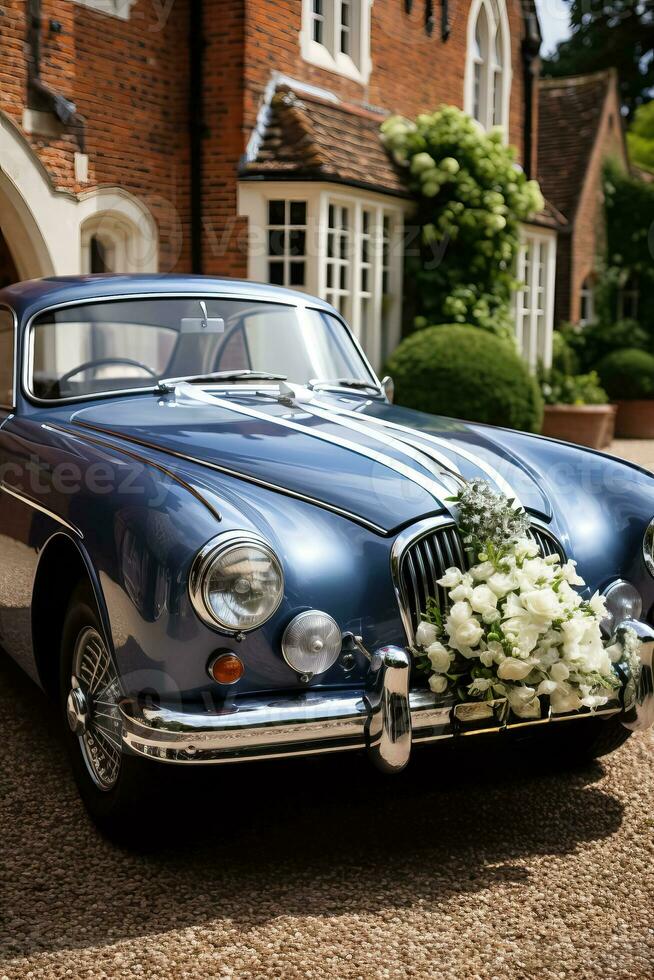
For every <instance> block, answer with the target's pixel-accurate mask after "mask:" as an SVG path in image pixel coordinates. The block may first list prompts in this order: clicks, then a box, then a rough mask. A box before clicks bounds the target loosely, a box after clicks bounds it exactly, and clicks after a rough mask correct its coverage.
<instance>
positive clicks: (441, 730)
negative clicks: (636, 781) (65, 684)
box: [120, 623, 654, 772]
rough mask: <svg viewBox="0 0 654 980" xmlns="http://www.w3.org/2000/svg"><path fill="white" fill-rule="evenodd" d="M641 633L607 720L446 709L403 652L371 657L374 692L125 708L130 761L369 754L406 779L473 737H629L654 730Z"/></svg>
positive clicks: (585, 714) (504, 709)
mask: <svg viewBox="0 0 654 980" xmlns="http://www.w3.org/2000/svg"><path fill="white" fill-rule="evenodd" d="M629 625H631V626H632V627H634V628H637V631H638V632H639V634H640V636H641V638H642V640H643V644H642V649H641V659H642V665H641V670H640V675H639V677H638V679H635V678H633V677H628V676H625V684H624V687H623V690H622V692H621V697H620V699H619V700H617V699H616V700H615V701H612V702H610V703H609V704H607V705H606V706H605V707H604V708H602V709H601V710H598V711H595V712H593V713H591V712H590V711H576V712H572V713H571V714H565V715H554V714H552V713H551V711H550V710H549V709H544V713H543V717H541V718H536V719H528V720H523V719H519V718H515V717H514V716H512V714H511V712H510V710H509V706H508V703H507V701H506V700H505V699H498V700H496V701H485V702H476V701H475V702H470V703H467V704H456V705H454V704H443V701H442V698H439V699H437V697H436V696H435V695H433V694H431V693H430V692H429V691H425V690H410V689H409V677H410V673H411V670H410V659H409V655H408V654H407V653H406V651H404V650H401V649H400V648H399V647H382V648H381V649H380V650H378V651H377V652H376V653H375V654H374V655H373V657H372V660H371V664H370V673H369V684H368V687H367V688H366V690H365V691H359V692H356V691H354V692H353V691H331V692H311V691H309V692H306V693H303V694H300V695H297V696H295V697H292V698H290V697H286V698H284V697H274V698H270V699H268V700H267V701H266V700H264V699H263V698H262V697H261V696H259V697H257V698H253V699H239V700H238V701H236V702H234V703H233V704H230V705H226V706H225V707H224V708H223V709H222V710H218V711H202V712H196V713H189V712H187V711H179V710H171V709H169V708H158V707H154V706H143V705H140V704H139V702H138V700H136V699H133V698H127V699H124V700H123V701H121V704H120V710H121V713H122V720H123V743H124V746H125V748H126V749H127V750H128V751H132V752H134V753H136V754H138V755H143V756H149V757H151V758H153V759H159V760H161V761H163V762H173V763H181V764H185V765H189V764H191V765H192V764H198V763H203V764H206V763H219V762H239V761H246V760H248V759H272V758H277V757H284V756H301V755H313V754H319V753H323V752H342V751H345V750H348V749H367V751H368V753H369V755H370V757H371V759H372V761H373V762H374V763H375V765H377V766H378V767H379V768H380V769H382V770H384V771H385V772H399V771H400V770H401V769H403V768H404V767H405V766H406V764H407V762H408V761H409V757H410V755H411V748H412V746H413V745H419V744H423V743H429V742H436V741H439V740H441V739H451V738H455V737H457V736H464V735H479V734H488V733H493V732H502V731H511V730H514V729H520V728H529V727H534V726H537V725H545V724H551V723H557V722H565V721H572V720H580V721H583V720H584V719H587V718H592V717H596V716H602V717H607V716H609V715H617V714H619V715H620V716H621V719H620V720H621V722H622V723H623V724H624V725H625V726H626V727H628V728H631V729H634V730H638V729H644V728H648V727H650V726H651V725H652V724H654V672H653V656H654V631H653V630H652V629H651V628H650V627H649V626H646V625H645V624H642V623H631V624H629Z"/></svg>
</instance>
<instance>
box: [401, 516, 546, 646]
mask: <svg viewBox="0 0 654 980" xmlns="http://www.w3.org/2000/svg"><path fill="white" fill-rule="evenodd" d="M530 533H531V536H532V537H533V539H534V541H535V542H536V544H537V545H538V548H539V551H540V553H541V555H543V556H544V557H546V556H547V555H553V554H558V555H559V556H560V557H561V558H562V559H563V558H564V553H563V550H562V548H561V546H560V545H559V543H558V542H557V541H556V539H555V538H553V537H552V536H551V535H550V534H549V533H548V532H546V531H543V530H542V529H541V528H538V527H533V528H532V529H531V532H530ZM469 565H470V561H469V558H468V555H467V553H466V551H465V549H464V547H463V543H462V541H461V536H460V534H459V530H458V528H457V527H456V525H454V524H448V525H445V526H443V527H439V528H433V529H430V530H427V531H426V532H425V533H424V534H419V535H418V536H417V537H416V538H415V539H414V540H413V541H411V542H410V543H409V545H408V546H407V547H406V548H405V550H404V551H403V552H402V553H401V555H400V557H399V563H398V567H397V573H396V584H397V586H398V598H399V601H400V607H401V612H402V618H403V620H404V626H405V629H406V631H407V633H408V635H409V639H410V640H411V641H413V635H414V633H415V631H416V629H417V627H418V624H419V623H420V620H421V618H422V613H423V612H424V611H425V609H426V607H427V600H428V599H430V598H431V599H435V600H436V601H437V602H438V605H439V606H440V608H441V609H442V610H443V611H445V610H447V607H448V604H449V603H448V598H447V594H446V592H445V589H443V588H442V587H441V586H440V585H437V580H438V579H439V578H442V576H443V575H444V573H445V571H446V569H448V568H452V567H453V566H454V567H455V568H468V567H469Z"/></svg>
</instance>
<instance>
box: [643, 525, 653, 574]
mask: <svg viewBox="0 0 654 980" xmlns="http://www.w3.org/2000/svg"><path fill="white" fill-rule="evenodd" d="M643 561H644V562H645V567H646V568H647V571H648V572H649V573H650V575H651V576H652V578H654V517H653V518H652V520H651V521H650V522H649V524H648V525H647V528H646V529H645V534H644V535H643Z"/></svg>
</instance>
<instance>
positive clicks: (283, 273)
mask: <svg viewBox="0 0 654 980" xmlns="http://www.w3.org/2000/svg"><path fill="white" fill-rule="evenodd" d="M407 206H408V205H407V203H405V202H404V201H398V200H394V199H393V198H388V197H386V196H385V195H382V194H372V193H371V194H369V195H367V194H362V193H361V192H358V191H354V190H350V189H349V188H346V187H338V186H335V185H333V184H327V183H325V184H318V183H300V182H292V183H291V182H289V183H273V182H266V183H265V184H263V185H262V184H260V183H257V184H254V183H249V182H248V181H244V182H242V183H241V185H240V187H239V211H240V213H241V214H243V215H245V216H247V217H248V218H249V240H250V253H249V275H250V278H251V279H255V280H259V281H263V282H270V283H272V284H274V285H280V286H291V287H293V288H296V289H297V288H299V289H303V290H306V291H307V292H309V293H313V294H315V295H317V296H320V297H322V298H323V299H326V300H327V301H328V302H329V303H331V304H332V306H334V307H336V309H337V310H338V311H339V312H340V313H341V314H342V316H343V317H344V318H345V319H346V320H347V321H348V323H349V325H350V326H351V327H352V330H353V332H354V334H355V336H356V337H357V338H358V340H359V341H360V343H361V344H362V346H363V348H364V350H365V351H366V354H367V355H368V357H369V358H370V361H371V362H372V364H373V365H374V366H375V367H380V366H381V365H382V364H383V363H384V361H385V359H386V358H387V357H388V355H389V354H390V353H391V351H392V350H393V349H394V348H395V347H396V346H397V344H398V343H399V340H400V334H401V303H402V269H403V262H404V252H403V229H404V213H405V210H406V208H407Z"/></svg>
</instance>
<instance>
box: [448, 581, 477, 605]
mask: <svg viewBox="0 0 654 980" xmlns="http://www.w3.org/2000/svg"><path fill="white" fill-rule="evenodd" d="M471 597H472V586H471V585H466V583H465V582H462V583H461V585H457V586H456V588H454V589H452V590H451V591H450V599H451V600H452V602H467V601H468V600H469V599H470V598H471Z"/></svg>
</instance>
